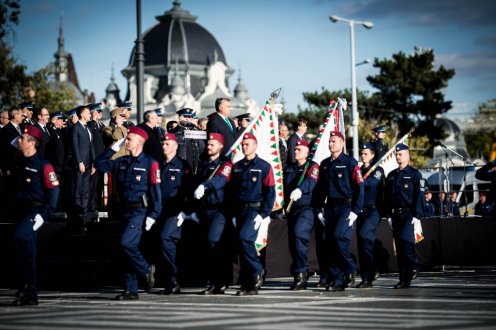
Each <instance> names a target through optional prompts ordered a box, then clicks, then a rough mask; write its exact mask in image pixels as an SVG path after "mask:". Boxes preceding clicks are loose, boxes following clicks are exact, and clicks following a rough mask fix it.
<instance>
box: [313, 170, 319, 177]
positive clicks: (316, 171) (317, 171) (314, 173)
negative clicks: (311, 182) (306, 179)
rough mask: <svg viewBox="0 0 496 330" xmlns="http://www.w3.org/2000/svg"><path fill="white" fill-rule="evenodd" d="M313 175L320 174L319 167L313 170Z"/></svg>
mask: <svg viewBox="0 0 496 330" xmlns="http://www.w3.org/2000/svg"><path fill="white" fill-rule="evenodd" d="M312 175H313V176H317V175H319V169H318V168H314V169H313V170H312Z"/></svg>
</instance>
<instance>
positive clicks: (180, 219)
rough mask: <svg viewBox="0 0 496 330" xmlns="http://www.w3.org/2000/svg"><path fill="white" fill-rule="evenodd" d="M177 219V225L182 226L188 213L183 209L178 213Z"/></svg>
mask: <svg viewBox="0 0 496 330" xmlns="http://www.w3.org/2000/svg"><path fill="white" fill-rule="evenodd" d="M176 219H177V226H178V227H181V225H182V224H183V222H184V220H185V219H186V214H185V213H184V212H183V211H181V212H179V214H178V215H177V217H176Z"/></svg>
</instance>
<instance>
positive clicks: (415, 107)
mask: <svg viewBox="0 0 496 330" xmlns="http://www.w3.org/2000/svg"><path fill="white" fill-rule="evenodd" d="M434 64H435V62H434V52H433V51H432V50H424V51H418V52H416V53H414V54H413V55H405V54H404V53H402V52H399V53H397V54H393V58H392V59H384V60H379V59H377V58H376V59H375V60H374V67H376V68H378V69H379V74H377V75H375V76H369V77H367V80H368V82H369V83H370V84H371V85H372V87H374V88H376V89H377V90H378V92H377V93H375V96H376V97H377V98H376V99H375V101H376V102H377V104H376V105H375V107H376V108H382V109H388V110H392V111H389V112H386V114H387V117H388V120H389V121H395V122H397V123H398V124H399V125H400V127H401V131H402V132H407V131H408V130H409V129H410V127H411V126H412V125H419V124H420V123H421V122H424V123H426V124H424V125H422V129H418V130H417V133H418V134H423V133H426V132H430V133H431V135H430V138H431V141H432V139H439V138H440V136H432V133H433V130H432V128H433V127H432V126H430V124H431V123H432V121H433V119H434V118H435V117H436V115H438V114H442V113H445V112H447V111H448V110H449V109H451V101H445V100H444V94H443V93H442V89H443V88H446V87H447V86H448V80H450V79H451V78H453V76H454V75H455V70H453V69H446V68H445V67H444V66H442V65H441V66H440V67H439V69H438V70H434ZM421 131H422V132H421ZM423 131H425V132H423ZM438 131H439V130H438Z"/></svg>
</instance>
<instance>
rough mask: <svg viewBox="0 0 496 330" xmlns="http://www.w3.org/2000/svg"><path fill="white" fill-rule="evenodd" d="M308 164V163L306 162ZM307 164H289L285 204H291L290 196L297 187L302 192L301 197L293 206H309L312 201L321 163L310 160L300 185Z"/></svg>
mask: <svg viewBox="0 0 496 330" xmlns="http://www.w3.org/2000/svg"><path fill="white" fill-rule="evenodd" d="M305 164H306V163H305ZM305 164H303V165H298V163H293V164H289V165H288V166H287V167H286V171H285V172H284V204H285V205H289V196H290V195H291V192H293V190H295V189H296V188H298V189H300V190H301V192H302V195H301V198H300V199H298V200H297V201H296V202H294V203H293V206H292V207H293V208H294V209H296V208H298V207H303V206H309V205H310V204H311V202H312V193H313V190H314V188H315V186H316V184H317V180H318V179H319V165H318V164H317V163H316V162H313V161H310V163H309V164H308V168H307V171H306V173H305V176H304V179H303V181H302V182H301V184H300V185H298V182H299V181H300V177H301V175H302V174H303V171H304V170H305Z"/></svg>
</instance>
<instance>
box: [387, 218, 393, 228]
mask: <svg viewBox="0 0 496 330" xmlns="http://www.w3.org/2000/svg"><path fill="white" fill-rule="evenodd" d="M387 222H388V224H389V227H391V230H392V229H393V219H391V218H388V219H387Z"/></svg>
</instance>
